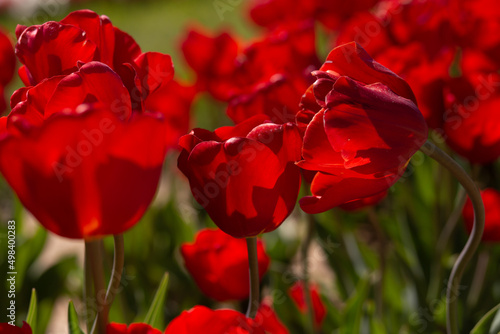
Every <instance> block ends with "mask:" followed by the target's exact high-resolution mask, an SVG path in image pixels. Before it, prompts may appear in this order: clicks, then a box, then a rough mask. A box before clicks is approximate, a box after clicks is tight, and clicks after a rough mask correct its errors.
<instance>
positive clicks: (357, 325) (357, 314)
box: [340, 275, 371, 334]
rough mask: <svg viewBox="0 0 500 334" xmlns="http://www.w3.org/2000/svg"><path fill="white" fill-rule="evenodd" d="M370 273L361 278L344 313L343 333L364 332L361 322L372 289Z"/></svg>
mask: <svg viewBox="0 0 500 334" xmlns="http://www.w3.org/2000/svg"><path fill="white" fill-rule="evenodd" d="M370 278H371V276H370V275H365V276H364V277H362V278H360V280H359V282H358V284H357V286H356V290H355V291H354V292H353V294H352V295H351V297H350V298H349V300H348V301H347V305H346V308H345V313H344V320H345V321H344V325H343V326H342V328H341V331H340V332H341V333H342V334H343V333H345V334H348V333H362V331H361V322H362V320H363V312H364V311H363V309H364V306H365V301H366V299H367V297H368V293H369V291H370Z"/></svg>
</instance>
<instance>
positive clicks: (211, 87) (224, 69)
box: [181, 30, 240, 101]
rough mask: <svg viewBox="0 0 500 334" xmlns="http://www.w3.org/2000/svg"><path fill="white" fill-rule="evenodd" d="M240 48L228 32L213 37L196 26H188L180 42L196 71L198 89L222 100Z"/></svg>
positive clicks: (227, 93)
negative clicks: (184, 37) (186, 32)
mask: <svg viewBox="0 0 500 334" xmlns="http://www.w3.org/2000/svg"><path fill="white" fill-rule="evenodd" d="M239 48H240V47H239V45H238V42H237V41H236V40H235V39H234V38H233V37H232V36H231V35H230V34H229V33H226V32H223V33H221V34H220V35H218V36H216V37H212V36H208V35H206V34H204V33H201V32H198V31H196V30H190V31H189V33H188V35H187V37H186V39H185V40H184V41H183V43H182V45H181V49H182V53H183V54H184V58H185V59H186V62H187V63H188V65H189V66H190V67H191V68H192V69H193V71H194V72H195V73H196V76H197V86H198V89H199V90H201V91H205V90H206V91H208V92H209V93H210V94H212V95H213V96H214V97H215V98H216V99H219V100H222V101H226V100H227V99H228V98H229V97H230V92H229V91H228V87H227V83H228V82H230V81H231V76H232V75H233V73H234V71H235V70H236V67H237V60H236V57H237V56H238V52H239Z"/></svg>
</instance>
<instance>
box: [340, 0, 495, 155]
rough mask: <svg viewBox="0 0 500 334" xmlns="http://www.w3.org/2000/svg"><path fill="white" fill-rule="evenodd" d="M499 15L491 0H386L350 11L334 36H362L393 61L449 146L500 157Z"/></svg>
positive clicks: (349, 38) (386, 61) (385, 60)
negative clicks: (369, 10)
mask: <svg viewBox="0 0 500 334" xmlns="http://www.w3.org/2000/svg"><path fill="white" fill-rule="evenodd" d="M499 18H500V11H499V9H498V6H497V3H496V2H495V1H492V0H480V1H472V0H442V1H424V0H416V1H409V2H404V3H401V2H400V1H387V2H384V6H382V8H380V10H378V11H377V12H375V13H373V14H369V13H366V12H365V13H359V14H357V15H356V16H354V17H353V18H351V19H350V20H349V21H348V22H346V23H345V28H344V29H342V30H341V32H340V34H339V35H338V37H337V39H336V41H335V42H336V43H344V42H348V41H352V40H355V41H357V42H358V43H359V44H360V45H362V46H363V47H364V48H365V49H366V50H367V51H368V52H369V53H370V54H371V55H372V56H373V57H374V59H376V60H377V61H378V62H380V63H381V64H383V65H390V66H391V69H392V70H394V71H395V72H396V73H398V74H399V75H401V76H402V77H403V78H404V79H405V80H406V81H407V82H408V83H409V84H410V85H411V87H412V89H413V91H414V92H415V95H416V100H417V101H418V105H419V108H420V110H421V111H422V113H423V114H424V116H425V118H426V121H427V123H428V124H429V126H430V127H431V128H433V129H435V130H437V132H438V133H439V134H441V135H442V137H443V138H444V139H445V141H446V143H447V144H448V145H449V146H450V148H452V149H453V150H454V151H456V152H457V153H459V154H460V155H462V156H463V157H465V158H466V159H467V160H469V161H470V162H472V163H487V162H492V161H494V160H496V159H497V158H498V157H500V128H499V124H500V122H499V118H498V116H497V113H495V112H493V110H495V109H497V108H498V106H499V104H500V89H499V87H500V76H499V74H498V69H499V67H500V60H499V59H500V47H499V46H500V36H499V35H498V34H496V33H495V31H497V30H498V28H499V22H500V20H499Z"/></svg>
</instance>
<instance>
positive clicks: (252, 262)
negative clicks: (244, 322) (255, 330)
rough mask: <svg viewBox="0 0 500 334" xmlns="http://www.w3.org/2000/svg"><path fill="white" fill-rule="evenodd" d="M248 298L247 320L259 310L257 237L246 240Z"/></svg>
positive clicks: (253, 316)
mask: <svg viewBox="0 0 500 334" xmlns="http://www.w3.org/2000/svg"><path fill="white" fill-rule="evenodd" d="M246 240H247V251H248V269H249V278H250V296H249V297H248V309H247V313H246V316H247V318H252V319H253V318H255V315H256V314H257V310H258V308H259V283H260V279H259V259H258V256H257V237H251V238H247V239H246Z"/></svg>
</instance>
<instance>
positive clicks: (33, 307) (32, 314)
mask: <svg viewBox="0 0 500 334" xmlns="http://www.w3.org/2000/svg"><path fill="white" fill-rule="evenodd" d="M37 308H38V307H37V300H36V290H35V289H32V290H31V299H30V306H29V308H28V315H27V317H26V322H27V323H28V325H30V327H31V331H32V333H33V334H36V318H37Z"/></svg>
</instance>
